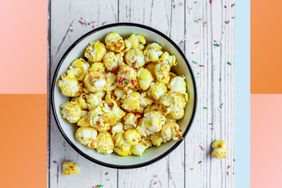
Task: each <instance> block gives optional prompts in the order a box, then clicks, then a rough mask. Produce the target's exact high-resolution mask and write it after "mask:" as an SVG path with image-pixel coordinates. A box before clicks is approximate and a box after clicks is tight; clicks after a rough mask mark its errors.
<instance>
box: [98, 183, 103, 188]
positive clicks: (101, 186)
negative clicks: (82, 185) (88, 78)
mask: <svg viewBox="0 0 282 188" xmlns="http://www.w3.org/2000/svg"><path fill="white" fill-rule="evenodd" d="M103 187H104V185H102V184H98V185H96V188H103Z"/></svg>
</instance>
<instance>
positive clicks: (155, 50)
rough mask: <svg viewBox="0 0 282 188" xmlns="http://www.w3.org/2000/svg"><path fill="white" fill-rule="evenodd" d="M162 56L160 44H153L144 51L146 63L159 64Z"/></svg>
mask: <svg viewBox="0 0 282 188" xmlns="http://www.w3.org/2000/svg"><path fill="white" fill-rule="evenodd" d="M162 54H163V52H162V47H161V46H160V45H159V44H158V43H151V44H149V45H148V46H146V48H145V50H144V56H145V61H146V62H157V61H159V58H160V56H161V55H162Z"/></svg>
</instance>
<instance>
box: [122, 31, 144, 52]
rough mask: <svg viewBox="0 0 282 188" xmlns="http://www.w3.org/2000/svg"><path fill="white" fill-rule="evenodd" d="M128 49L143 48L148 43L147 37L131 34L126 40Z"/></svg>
mask: <svg viewBox="0 0 282 188" xmlns="http://www.w3.org/2000/svg"><path fill="white" fill-rule="evenodd" d="M124 43H125V46H126V51H127V50H129V49H132V48H134V49H139V50H143V48H144V45H145V44H146V39H145V37H144V36H142V35H136V34H131V35H130V36H129V37H128V38H127V39H125V40H124Z"/></svg>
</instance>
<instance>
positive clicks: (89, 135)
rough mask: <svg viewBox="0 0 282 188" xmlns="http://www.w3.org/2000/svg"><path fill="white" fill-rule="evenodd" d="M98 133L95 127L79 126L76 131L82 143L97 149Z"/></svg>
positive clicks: (77, 138)
mask: <svg viewBox="0 0 282 188" xmlns="http://www.w3.org/2000/svg"><path fill="white" fill-rule="evenodd" d="M97 135H98V132H97V130H96V129H95V128H93V127H79V128H78V129H77V130H76V132H75V139H76V141H77V142H79V143H80V144H82V145H84V146H87V147H88V148H90V149H95V148H96V147H97V144H96V140H97Z"/></svg>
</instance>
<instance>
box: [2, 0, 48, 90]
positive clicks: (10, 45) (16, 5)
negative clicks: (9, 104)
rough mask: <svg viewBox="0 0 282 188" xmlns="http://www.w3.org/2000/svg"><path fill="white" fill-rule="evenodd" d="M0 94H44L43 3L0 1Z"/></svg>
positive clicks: (45, 38)
mask: <svg viewBox="0 0 282 188" xmlns="http://www.w3.org/2000/svg"><path fill="white" fill-rule="evenodd" d="M0 18H1V29H0V41H1V45H0V55H1V60H0V67H1V68H0V76H1V79H0V94H1V93H4V94H5V93H46V87H47V79H46V77H47V66H46V65H47V63H46V61H47V58H46V57H47V55H46V54H47V2H46V1H45V0H43V1H42V0H26V1H1V6H0Z"/></svg>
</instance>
